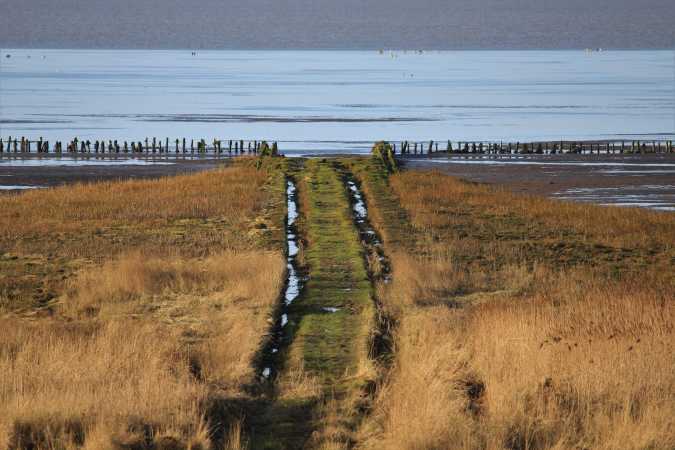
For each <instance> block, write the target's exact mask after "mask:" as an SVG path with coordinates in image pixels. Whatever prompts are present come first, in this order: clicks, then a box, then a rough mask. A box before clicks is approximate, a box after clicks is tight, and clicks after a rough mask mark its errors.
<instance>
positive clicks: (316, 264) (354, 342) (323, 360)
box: [252, 160, 374, 449]
mask: <svg viewBox="0 0 675 450" xmlns="http://www.w3.org/2000/svg"><path fill="white" fill-rule="evenodd" d="M293 176H294V178H295V179H296V181H297V184H298V191H299V203H300V211H301V217H300V219H299V220H298V222H297V224H298V228H299V230H300V235H301V236H302V245H301V250H300V254H299V258H298V259H299V262H300V264H301V265H302V266H303V268H304V271H305V272H306V273H308V274H309V279H308V280H307V282H306V283H305V285H304V289H303V291H302V294H301V296H300V297H299V298H298V299H297V300H296V301H295V302H294V303H293V304H292V305H291V307H290V310H289V313H288V320H289V322H288V325H287V333H288V335H289V336H290V338H289V339H290V344H289V346H288V348H287V349H286V350H285V354H284V355H283V358H282V359H283V363H282V367H281V369H282V370H281V373H280V375H279V377H278V379H277V380H276V385H275V390H276V393H275V396H276V398H275V401H274V402H273V404H272V405H270V407H269V408H268V410H267V411H266V412H265V413H264V414H262V415H261V416H260V417H257V418H252V422H253V423H252V428H253V430H252V432H253V437H252V440H253V444H252V448H256V449H258V448H275V449H276V448H278V449H282V448H288V449H291V448H303V446H309V447H310V448H343V447H344V446H346V445H348V443H349V442H350V441H351V440H352V435H351V433H352V432H353V429H354V427H355V420H356V419H357V416H358V405H359V403H360V402H362V393H363V392H362V389H363V387H364V386H365V384H366V383H367V380H368V379H369V378H370V377H371V375H372V368H371V366H370V361H369V359H368V339H369V335H370V331H371V329H372V326H373V320H374V306H373V302H372V297H371V294H372V288H371V284H370V281H369V278H368V273H367V270H366V264H365V261H364V254H363V248H362V246H361V243H360V241H359V238H358V233H357V231H356V228H355V226H354V222H353V217H352V211H351V208H350V204H349V198H348V195H347V191H346V187H345V185H344V183H343V181H342V180H341V178H340V175H339V173H338V172H337V171H336V170H335V167H334V166H333V163H332V162H330V161H326V160H308V161H306V162H305V163H304V168H302V169H301V168H300V167H298V168H297V169H296V171H295V172H294V173H293ZM331 308H336V310H333V309H331Z"/></svg>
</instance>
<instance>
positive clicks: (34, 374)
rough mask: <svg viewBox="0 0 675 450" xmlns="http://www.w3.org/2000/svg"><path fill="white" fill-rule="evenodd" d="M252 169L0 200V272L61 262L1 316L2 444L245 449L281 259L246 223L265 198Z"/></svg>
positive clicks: (17, 274) (17, 273)
mask: <svg viewBox="0 0 675 450" xmlns="http://www.w3.org/2000/svg"><path fill="white" fill-rule="evenodd" d="M265 180H266V175H265V172H264V171H260V172H258V171H255V170H252V169H250V168H248V167H246V166H238V167H233V168H229V169H224V170H217V171H212V172H209V173H203V174H199V175H190V176H181V177H175V178H166V179H160V180H154V181H141V182H136V181H131V182H120V183H100V184H91V185H80V186H76V187H73V188H68V187H64V188H58V189H54V190H49V191H43V192H39V193H30V194H25V195H19V196H13V197H8V198H4V199H0V203H1V204H2V206H6V207H7V208H5V209H3V208H0V211H1V212H0V222H2V221H5V222H4V223H5V224H7V223H8V222H7V221H9V220H12V218H15V221H14V222H13V223H12V226H11V227H6V228H4V229H3V231H2V232H1V233H2V236H0V242H1V243H2V245H3V246H5V247H4V248H6V249H8V250H10V251H11V252H12V253H13V254H16V255H17V256H18V257H17V258H16V259H10V260H9V261H8V264H9V265H8V266H7V267H9V268H11V269H12V270H14V272H13V273H12V274H11V277H12V278H13V279H18V278H27V279H29V280H30V279H32V278H30V277H31V276H33V275H31V272H25V271H29V270H33V269H32V267H33V266H34V264H33V266H31V265H30V264H28V263H24V261H28V260H29V259H28V256H29V255H32V256H31V258H33V259H30V260H29V262H32V261H33V260H34V259H35V260H39V258H45V259H48V260H49V261H50V263H49V264H48V265H46V266H45V269H44V270H53V271H55V273H51V272H50V273H48V275H49V276H56V277H58V276H59V275H60V274H61V273H64V276H63V278H64V280H63V281H62V283H61V285H59V286H60V287H59V286H57V287H59V289H58V290H56V291H55V292H56V293H57V294H58V295H57V297H56V299H55V300H53V301H51V302H50V304H49V308H48V309H47V311H46V312H44V311H42V310H39V311H38V312H39V313H33V312H32V311H30V310H17V311H11V310H10V311H7V312H6V313H5V314H4V315H3V316H2V317H0V330H2V332H0V374H2V375H1V376H0V411H2V414H0V448H12V449H35V450H42V449H44V450H47V449H49V450H52V449H75V448H86V449H134V448H138V449H141V448H142V449H182V448H191V449H215V448H231V449H236V448H244V446H245V442H244V439H243V438H242V436H241V414H243V411H242V405H244V404H245V403H246V402H247V401H248V400H247V393H246V390H245V386H246V385H247V384H248V383H250V382H251V381H253V380H254V378H255V377H256V374H255V373H254V366H253V359H254V357H255V354H256V352H257V350H258V349H259V348H260V347H261V345H262V343H263V341H264V339H266V334H267V331H268V330H269V328H270V322H269V320H270V316H271V314H272V312H273V310H274V308H275V305H276V300H277V298H278V295H279V292H280V291H281V287H282V285H283V274H284V268H285V263H284V259H283V257H282V255H281V254H280V252H275V251H267V250H262V249H261V244H260V243H257V242H256V241H255V240H253V239H251V236H250V235H249V234H248V230H247V228H248V226H249V225H250V224H251V223H252V222H253V220H254V219H255V218H256V216H257V215H259V214H261V213H262V212H263V209H264V207H265V205H266V204H268V202H269V201H270V200H275V199H270V198H269V196H270V195H274V194H270V192H269V191H267V190H266V189H263V186H264V183H265ZM276 200H277V203H278V204H283V203H282V202H279V201H278V200H279V199H276ZM12 239H16V240H17V242H12ZM31 239H34V240H37V241H36V242H32V241H31ZM41 244H42V247H40V246H41ZM52 251H53V252H55V253H56V254H57V255H58V258H60V259H59V260H58V261H59V264H53V263H52V262H51V259H49V258H51V257H52V256H50V255H51V253H50V252H52ZM29 252H35V253H29ZM36 258H37V259H36ZM12 264H15V266H12ZM61 268H68V271H64V272H56V269H61ZM9 281H12V280H9ZM35 281H36V283H38V284H37V285H39V283H40V280H39V279H38V278H37V277H35ZM28 286H29V287H30V285H28ZM26 292H27V294H30V293H31V290H29V289H27V290H26Z"/></svg>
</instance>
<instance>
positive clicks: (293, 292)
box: [262, 180, 302, 379]
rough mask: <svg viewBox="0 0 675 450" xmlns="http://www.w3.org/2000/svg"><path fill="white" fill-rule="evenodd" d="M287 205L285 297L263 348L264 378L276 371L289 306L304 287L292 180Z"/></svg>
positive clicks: (296, 204)
mask: <svg viewBox="0 0 675 450" xmlns="http://www.w3.org/2000/svg"><path fill="white" fill-rule="evenodd" d="M286 207H287V210H288V216H287V221H286V245H287V250H288V253H287V259H286V287H285V289H284V299H283V303H282V305H281V311H280V312H281V314H280V316H279V319H278V320H277V322H276V324H275V327H274V330H273V332H272V337H271V339H270V342H269V344H268V346H267V348H266V349H264V350H263V361H264V362H265V363H266V364H269V365H266V366H265V368H264V369H263V371H262V377H263V378H264V379H270V378H271V377H272V376H273V374H274V372H275V369H274V366H275V363H276V359H277V354H278V353H279V351H280V350H281V349H282V347H283V346H284V345H285V342H284V340H285V337H286V333H285V331H284V328H285V327H286V325H288V322H289V319H288V308H289V306H290V305H291V304H292V303H293V302H294V301H295V300H296V299H297V298H298V296H299V295H300V290H301V289H302V283H301V281H302V280H301V277H300V276H299V275H298V271H297V264H296V257H297V255H298V251H299V247H298V237H297V234H296V231H295V221H296V220H297V218H298V201H297V188H296V186H295V183H293V182H292V181H291V180H288V181H287V182H286Z"/></svg>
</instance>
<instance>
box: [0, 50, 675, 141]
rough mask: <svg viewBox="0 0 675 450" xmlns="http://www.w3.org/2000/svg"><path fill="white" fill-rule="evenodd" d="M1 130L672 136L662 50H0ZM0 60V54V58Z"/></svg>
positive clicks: (138, 137)
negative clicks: (194, 51)
mask: <svg viewBox="0 0 675 450" xmlns="http://www.w3.org/2000/svg"><path fill="white" fill-rule="evenodd" d="M0 56H1V60H0V136H2V137H3V139H5V140H6V138H7V137H8V136H10V135H11V136H27V137H30V138H31V139H38V138H39V137H42V138H43V139H46V140H49V141H51V142H54V141H56V140H61V141H68V140H70V139H73V138H74V137H78V138H79V139H80V140H87V139H89V140H92V141H93V140H102V139H103V140H106V141H107V140H115V139H117V140H118V141H125V140H126V141H136V142H137V141H143V140H144V139H145V138H146V137H149V138H152V137H157V138H158V139H161V140H162V141H163V140H164V139H165V138H167V137H168V138H169V143H170V148H173V147H174V145H175V139H181V140H182V139H183V138H184V137H185V138H186V139H187V141H188V145H189V142H190V140H191V139H195V140H198V139H201V138H204V139H206V141H207V142H210V141H212V140H213V139H214V138H217V139H222V140H225V141H227V140H229V139H245V140H249V139H250V140H254V139H257V140H260V139H268V140H274V141H278V142H279V147H280V149H281V150H282V152H284V153H287V154H307V153H319V152H355V153H362V152H366V151H368V149H369V148H370V146H371V145H372V143H373V142H374V141H376V140H380V139H386V140H391V141H400V140H418V141H426V140H430V139H433V140H436V141H446V140H448V139H449V140H452V141H455V142H456V141H461V140H492V141H499V140H503V141H517V140H520V141H533V140H559V139H576V140H582V139H629V140H630V139H649V140H651V139H658V138H671V139H672V138H673V132H674V130H675V112H674V111H675V88H674V84H675V83H674V75H673V74H674V73H675V72H674V56H673V52H672V51H605V52H584V51H580V50H578V51H577V50H569V51H445V52H438V51H432V52H421V53H420V52H411V51H408V52H402V51H393V52H392V51H387V52H377V51H244V50H239V51H199V52H196V53H195V54H193V52H192V51H187V50H172V51H150V50H133V51H126V50H35V49H33V50H21V49H3V50H2V51H1V55H0ZM7 56H9V57H7Z"/></svg>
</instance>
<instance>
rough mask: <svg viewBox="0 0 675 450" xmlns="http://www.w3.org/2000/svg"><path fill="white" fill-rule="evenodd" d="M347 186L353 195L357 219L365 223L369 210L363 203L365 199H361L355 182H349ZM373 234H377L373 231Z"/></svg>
mask: <svg viewBox="0 0 675 450" xmlns="http://www.w3.org/2000/svg"><path fill="white" fill-rule="evenodd" d="M347 185H348V186H349V190H350V191H351V193H352V199H353V206H352V207H353V208H354V214H355V215H356V219H357V220H360V221H364V220H365V219H366V218H367V217H368V210H367V209H366V204H365V202H364V201H363V198H362V197H361V193H360V192H359V188H358V187H357V186H356V184H355V183H354V182H353V181H347ZM372 234H375V232H374V231H373V233H372Z"/></svg>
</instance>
